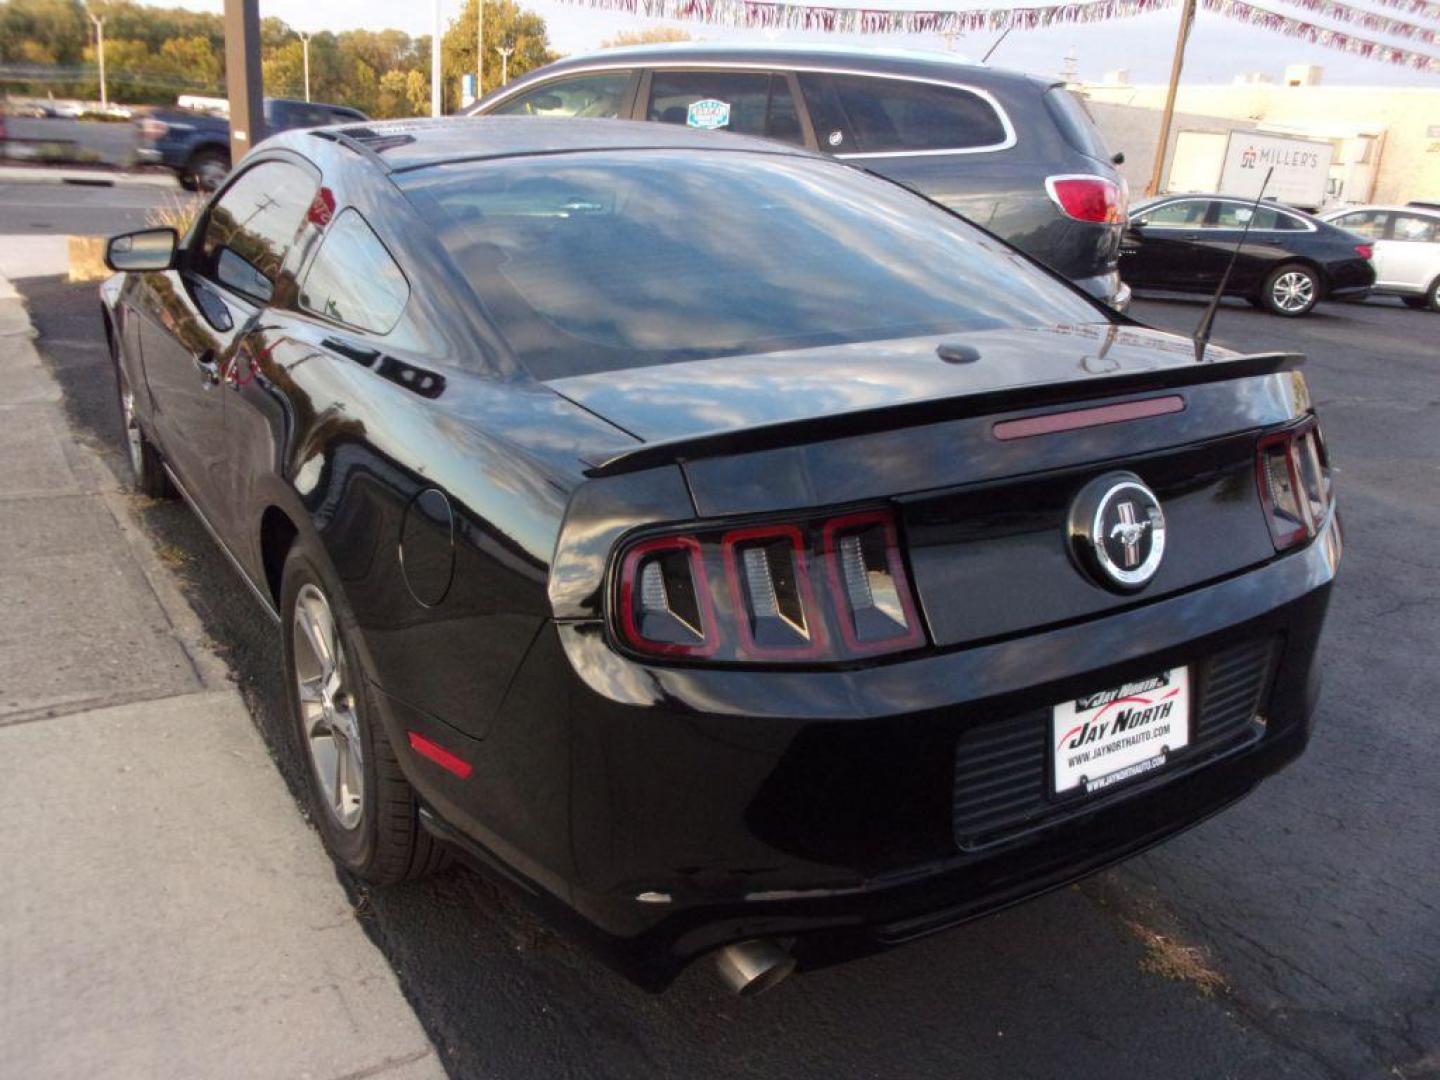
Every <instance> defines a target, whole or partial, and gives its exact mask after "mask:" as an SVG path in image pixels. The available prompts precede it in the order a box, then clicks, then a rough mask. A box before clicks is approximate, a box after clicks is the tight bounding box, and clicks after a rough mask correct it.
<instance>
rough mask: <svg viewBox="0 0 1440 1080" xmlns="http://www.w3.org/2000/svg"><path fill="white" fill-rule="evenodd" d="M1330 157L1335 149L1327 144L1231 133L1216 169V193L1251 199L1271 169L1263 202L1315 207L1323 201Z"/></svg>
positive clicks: (1254, 133)
mask: <svg viewBox="0 0 1440 1080" xmlns="http://www.w3.org/2000/svg"><path fill="white" fill-rule="evenodd" d="M1334 156H1335V148H1334V147H1333V146H1332V145H1331V144H1330V143H1328V142H1319V141H1314V140H1310V139H1292V138H1288V137H1285V136H1281V135H1261V134H1259V133H1258V132H1254V131H1232V132H1231V133H1230V142H1229V145H1228V146H1227V147H1226V148H1225V163H1224V165H1223V166H1222V167H1221V170H1220V192H1221V194H1223V195H1238V196H1240V197H1242V198H1251V199H1253V198H1254V197H1255V196H1256V195H1258V194H1259V193H1260V185H1261V184H1262V183H1264V181H1265V174H1266V173H1267V172H1269V171H1270V170H1271V169H1272V168H1273V169H1274V170H1275V171H1274V173H1273V174H1272V175H1271V177H1270V186H1269V187H1267V188H1266V189H1265V197H1266V198H1267V199H1275V200H1276V201H1278V202H1283V203H1290V204H1292V205H1295V206H1301V207H1307V206H1308V207H1317V206H1319V205H1320V204H1321V203H1322V202H1323V201H1324V199H1325V187H1326V183H1327V182H1328V180H1329V178H1330V161H1331V159H1332V158H1333V157H1334Z"/></svg>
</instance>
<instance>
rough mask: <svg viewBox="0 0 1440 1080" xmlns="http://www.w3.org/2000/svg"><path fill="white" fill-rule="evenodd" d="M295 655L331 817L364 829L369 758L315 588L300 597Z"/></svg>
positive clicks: (326, 608)
mask: <svg viewBox="0 0 1440 1080" xmlns="http://www.w3.org/2000/svg"><path fill="white" fill-rule="evenodd" d="M294 620H295V625H294V633H293V635H292V642H291V651H292V655H293V658H294V661H295V681H296V688H297V690H298V691H299V693H298V697H299V701H300V718H301V726H302V729H303V733H304V738H305V749H306V751H307V752H308V754H309V757H310V766H311V768H312V769H314V770H315V778H316V779H317V780H318V781H319V782H320V790H321V793H322V795H323V796H324V798H323V799H322V801H323V802H324V804H325V809H326V812H327V813H329V815H330V817H331V819H332V820H333V821H334V822H335V824H337V825H339V826H340V827H341V828H342V829H346V830H354V829H357V828H359V826H360V822H361V818H362V817H363V815H364V811H365V756H364V749H363V747H362V745H361V742H360V720H359V716H358V715H357V714H356V711H355V699H354V696H353V693H352V688H351V687H350V686H349V684H348V683H349V671H348V668H347V666H346V663H345V654H344V650H343V649H342V647H341V644H340V635H339V633H338V631H337V629H336V626H335V615H334V612H333V611H331V609H330V603H329V601H327V600H326V599H325V594H324V593H323V592H321V591H320V589H319V588H317V587H316V586H315V585H312V584H308V583H307V584H306V585H304V586H302V587H301V589H300V592H299V595H298V596H296V598H295V615H294Z"/></svg>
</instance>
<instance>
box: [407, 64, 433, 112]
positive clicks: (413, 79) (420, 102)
mask: <svg viewBox="0 0 1440 1080" xmlns="http://www.w3.org/2000/svg"><path fill="white" fill-rule="evenodd" d="M405 98H406V100H407V101H409V103H410V115H411V116H429V115H430V80H429V79H427V78H425V76H424V75H421V74H420V72H418V71H416V70H415V69H414V68H411V69H410V73H409V74H408V75H406V76H405Z"/></svg>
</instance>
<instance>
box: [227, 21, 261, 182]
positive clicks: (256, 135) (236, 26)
mask: <svg viewBox="0 0 1440 1080" xmlns="http://www.w3.org/2000/svg"><path fill="white" fill-rule="evenodd" d="M260 85H261V83H260V0H225V91H226V93H227V95H228V96H229V98H230V160H231V161H233V162H235V163H236V164H239V161H240V159H241V158H242V157H244V156H245V151H247V150H249V149H250V147H252V146H254V145H255V144H256V143H258V142H259V141H260V140H261V139H263V138H264V137H265V105H264V102H263V101H262V100H261V97H260Z"/></svg>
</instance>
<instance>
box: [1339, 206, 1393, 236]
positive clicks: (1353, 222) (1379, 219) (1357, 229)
mask: <svg viewBox="0 0 1440 1080" xmlns="http://www.w3.org/2000/svg"><path fill="white" fill-rule="evenodd" d="M1387 217H1389V213H1388V212H1387V211H1385V210H1358V211H1356V212H1355V213H1353V214H1344V215H1342V216H1341V217H1338V218H1336V219H1335V221H1334V222H1333V224H1335V225H1338V226H1340V228H1342V229H1347V230H1349V231H1350V232H1353V233H1354V234H1355V235H1356V236H1363V237H1365V238H1366V239H1367V240H1383V239H1384V237H1385V219H1386V218H1387Z"/></svg>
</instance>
